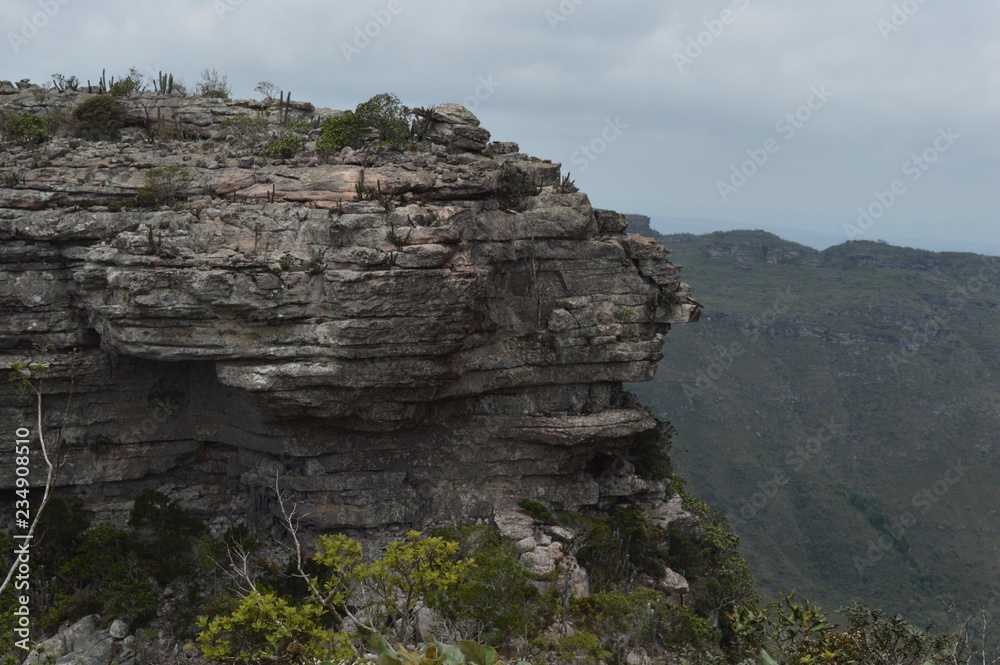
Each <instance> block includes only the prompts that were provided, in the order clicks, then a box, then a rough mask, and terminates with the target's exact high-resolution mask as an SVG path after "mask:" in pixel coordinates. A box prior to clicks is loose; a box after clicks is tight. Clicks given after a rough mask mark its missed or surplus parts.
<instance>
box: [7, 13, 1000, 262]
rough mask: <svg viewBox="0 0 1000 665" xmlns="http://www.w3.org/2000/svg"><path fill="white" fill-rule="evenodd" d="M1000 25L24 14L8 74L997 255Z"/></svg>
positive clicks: (902, 17) (705, 214) (649, 203)
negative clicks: (480, 147)
mask: <svg viewBox="0 0 1000 665" xmlns="http://www.w3.org/2000/svg"><path fill="white" fill-rule="evenodd" d="M998 23H1000V4H998V3H995V2H989V1H987V0H966V1H965V2H963V3H962V4H961V6H960V7H955V6H953V5H952V4H945V3H941V2H929V1H927V0H837V1H836V2H834V1H833V0H820V1H818V2H811V3H788V2H780V1H779V0H710V1H708V2H705V1H704V0H678V1H677V2H673V3H668V4H663V3H653V2H648V1H640V0H623V1H622V2H620V3H615V4H614V5H610V4H601V3H595V2H587V1H586V0H546V1H545V2H542V3H538V2H533V1H532V2H529V1H528V0H503V1H502V2H501V0H483V1H482V2H477V3H474V4H473V3H469V4H466V5H455V4H453V3H447V4H446V3H444V2H443V1H442V0H423V1H422V2H420V3H419V4H417V3H415V2H412V1H411V0H360V1H358V2H355V3H350V4H349V5H345V4H342V3H328V2H321V1H319V0H300V1H299V2H296V3H292V4H289V5H282V6H281V7H280V9H279V8H278V7H277V6H276V5H274V4H269V3H260V2H253V1H252V0H213V1H212V2H207V1H203V0H171V2H170V3H169V5H166V6H161V5H160V4H149V3H136V2H126V0H90V1H88V2H86V3H84V2H78V1H74V0H60V1H59V2H54V1H53V2H42V1H41V0H8V2H4V3H2V5H0V26H4V27H6V30H4V31H3V33H4V42H5V43H4V44H3V45H2V46H0V49H6V52H5V56H4V58H3V65H2V67H0V79H9V80H12V81H17V80H19V79H21V78H24V77H28V78H30V79H32V80H33V81H35V82H37V83H45V82H47V81H50V80H51V77H52V74H53V73H60V74H63V75H66V76H70V75H75V76H77V77H79V78H80V79H81V80H82V81H86V80H88V79H90V80H92V81H97V80H98V78H99V77H100V76H101V72H102V70H105V69H106V70H107V74H108V76H117V77H121V76H124V75H126V74H127V73H128V71H129V68H130V67H136V68H137V69H138V70H139V71H140V72H143V73H144V74H146V75H147V76H155V75H156V74H157V72H158V71H160V70H162V71H165V72H172V73H173V74H175V75H176V76H177V77H179V78H181V79H183V80H184V82H185V83H186V84H187V85H188V87H189V88H193V87H194V85H195V84H196V83H197V81H198V80H199V74H200V72H201V71H202V70H203V69H206V68H211V69H217V70H218V71H219V72H220V73H221V74H225V75H227V76H228V77H229V80H230V82H231V83H232V86H233V95H234V96H235V97H242V98H247V97H257V98H259V97H260V95H259V94H258V93H255V92H254V88H255V86H256V85H257V83H258V82H260V81H269V82H272V83H273V84H274V85H275V86H276V87H277V88H278V89H281V90H284V91H290V92H291V93H292V94H293V95H294V98H295V99H296V100H305V101H310V102H312V103H314V104H316V105H317V106H323V107H330V108H337V109H352V108H354V107H355V106H356V105H357V104H359V103H360V102H363V101H366V100H367V99H369V98H370V97H372V96H373V95H375V94H378V93H383V92H392V93H395V94H396V95H398V96H399V97H400V99H401V100H402V101H403V103H404V104H407V105H409V106H428V105H434V104H440V103H444V102H457V103H462V104H465V105H466V106H467V107H469V108H470V109H471V110H472V111H473V112H474V113H475V114H476V115H477V116H478V117H479V118H480V120H481V121H482V123H483V126H484V127H485V128H486V129H488V130H489V131H490V132H491V133H492V134H493V138H494V139H495V140H498V141H516V142H518V143H520V145H521V148H522V150H523V151H525V152H527V153H529V154H532V155H535V156H537V157H540V158H542V159H551V160H552V161H555V162H561V163H562V164H563V171H564V173H565V172H571V173H572V177H573V178H574V179H575V181H576V183H577V185H578V186H579V187H580V189H581V190H582V191H584V192H587V193H588V194H589V195H590V197H591V200H592V201H593V203H594V205H596V206H598V207H602V208H612V209H615V210H622V211H626V210H633V211H645V212H646V214H651V215H653V216H671V217H691V218H702V219H718V220H731V222H732V223H733V224H734V225H736V226H739V227H744V228H747V227H749V228H754V227H763V228H769V227H773V228H783V229H791V231H790V232H791V233H800V232H801V234H802V235H801V236H800V237H808V238H812V240H811V242H823V243H825V242H830V243H831V244H833V243H835V242H836V238H837V237H840V238H843V239H844V240H847V239H851V237H854V238H862V239H872V240H874V239H879V238H881V239H885V240H887V241H888V242H902V243H907V242H909V243H917V244H920V245H921V246H929V247H933V248H952V247H969V248H972V247H980V246H981V245H985V246H986V247H993V248H994V249H992V251H994V252H997V251H1000V250H998V249H996V247H997V246H998V244H1000V232H998V231H997V229H996V221H995V215H996V211H997V210H998V209H1000V188H998V187H996V183H997V181H998V180H1000V156H998V155H997V153H996V150H995V146H996V145H1000V120H998V118H1000V113H998V110H1000V34H998V33H997V32H996V30H995V29H994V26H996V25H997V24H998Z"/></svg>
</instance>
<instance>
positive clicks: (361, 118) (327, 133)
mask: <svg viewBox="0 0 1000 665" xmlns="http://www.w3.org/2000/svg"><path fill="white" fill-rule="evenodd" d="M409 116H410V110H409V109H408V108H406V107H405V106H403V104H402V103H401V102H400V101H399V98H398V97H396V95H393V94H390V93H382V94H380V95H375V96H374V97H372V98H371V99H369V100H368V101H367V102H364V103H362V104H358V107H357V108H356V109H355V110H354V111H353V112H350V111H348V112H347V113H345V114H344V115H342V116H338V117H336V118H327V119H326V120H324V121H323V124H322V125H321V126H320V137H319V140H318V141H317V142H316V150H317V151H319V152H325V153H330V152H336V151H338V150H341V149H343V148H346V147H348V146H350V147H352V148H360V147H361V146H362V145H363V143H364V141H365V138H366V134H367V133H368V132H369V131H370V130H374V131H376V132H377V133H378V140H379V143H380V144H382V145H388V146H393V147H396V148H401V147H404V146H405V145H406V144H407V143H409V142H410V140H411V138H412V137H411V134H410V123H409Z"/></svg>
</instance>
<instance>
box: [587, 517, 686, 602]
mask: <svg viewBox="0 0 1000 665" xmlns="http://www.w3.org/2000/svg"><path fill="white" fill-rule="evenodd" d="M579 522H580V524H581V525H582V526H583V527H584V528H585V529H586V533H585V535H584V537H583V545H582V546H581V547H580V550H579V551H578V552H577V559H578V560H579V561H580V565H582V566H583V567H584V568H586V569H587V571H588V573H589V574H590V577H591V580H592V581H593V582H594V583H595V584H597V585H598V586H600V587H607V588H626V587H628V586H631V584H632V583H633V582H635V580H636V578H637V577H638V576H639V575H640V574H642V575H646V576H649V577H653V578H658V577H661V576H662V575H663V573H664V572H665V569H666V565H665V563H664V560H665V558H666V550H665V542H664V540H663V533H662V530H661V529H660V528H659V527H658V526H655V525H653V524H651V523H650V522H649V520H648V518H647V517H646V515H645V514H644V513H643V512H642V511H641V510H639V509H636V508H616V509H615V510H614V511H613V512H611V513H610V514H608V515H599V516H595V517H581V518H579Z"/></svg>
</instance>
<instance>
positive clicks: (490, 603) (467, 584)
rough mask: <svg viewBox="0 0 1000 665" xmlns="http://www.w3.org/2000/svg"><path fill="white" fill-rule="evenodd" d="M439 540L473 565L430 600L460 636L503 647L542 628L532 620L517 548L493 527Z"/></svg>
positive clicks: (529, 587)
mask: <svg viewBox="0 0 1000 665" xmlns="http://www.w3.org/2000/svg"><path fill="white" fill-rule="evenodd" d="M439 535H441V536H442V537H443V538H445V539H447V540H451V541H455V542H457V543H458V544H459V551H458V555H459V556H460V557H462V558H463V559H466V560H468V559H474V560H475V565H472V566H469V567H468V568H466V569H465V571H464V574H463V575H462V578H461V580H460V581H459V583H458V584H455V585H453V586H450V587H448V588H447V589H444V590H443V591H441V592H439V593H437V594H434V595H433V596H432V597H431V599H430V602H431V607H432V608H434V609H435V610H437V611H438V612H439V613H440V614H441V616H442V617H443V618H445V619H446V620H448V621H450V622H451V623H452V624H453V625H455V626H456V627H457V629H458V631H459V632H460V633H461V634H464V635H475V636H478V638H479V639H482V640H484V641H486V642H490V643H492V644H505V643H507V642H509V641H510V640H511V639H513V638H514V637H518V636H522V637H523V636H526V635H528V634H529V633H531V632H532V631H537V630H540V629H541V628H543V627H544V626H540V625H539V624H540V623H541V622H540V620H539V617H538V616H537V615H538V610H539V609H540V608H538V607H536V604H537V603H538V601H539V594H538V590H537V589H536V588H535V587H534V585H533V584H532V582H533V581H534V577H533V576H532V575H531V574H530V573H529V572H528V571H527V570H525V569H524V567H523V566H521V565H520V564H519V563H518V552H517V548H516V547H515V546H514V544H513V543H511V542H508V541H506V540H505V539H504V538H503V537H502V536H501V535H500V532H499V530H498V529H497V528H496V527H491V526H487V525H474V526H466V527H459V528H457V529H449V530H447V531H444V532H442V533H440V534H439Z"/></svg>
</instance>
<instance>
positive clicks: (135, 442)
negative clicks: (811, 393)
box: [0, 89, 698, 529]
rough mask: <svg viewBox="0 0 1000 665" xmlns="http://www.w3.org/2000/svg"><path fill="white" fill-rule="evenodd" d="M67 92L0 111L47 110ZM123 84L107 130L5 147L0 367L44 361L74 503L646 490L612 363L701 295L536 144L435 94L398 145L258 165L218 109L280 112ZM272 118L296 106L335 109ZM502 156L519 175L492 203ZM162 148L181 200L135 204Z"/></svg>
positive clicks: (234, 503) (115, 510)
mask: <svg viewBox="0 0 1000 665" xmlns="http://www.w3.org/2000/svg"><path fill="white" fill-rule="evenodd" d="M89 96H90V95H87V94H85V93H71V92H65V93H55V92H39V89H34V90H32V89H24V90H20V91H19V92H17V93H16V94H10V95H6V96H4V97H0V105H3V108H4V109H5V110H8V111H9V110H14V111H16V112H23V111H32V112H35V113H40V114H41V113H54V112H55V110H56V109H61V110H62V112H64V113H65V112H66V111H68V110H69V109H71V108H72V107H73V106H74V105H76V104H78V103H79V102H81V101H83V100H84V99H87V98H89ZM126 103H127V105H128V106H129V113H128V120H127V122H128V124H129V125H130V128H129V129H126V131H125V133H124V136H123V138H122V139H121V140H120V141H116V142H88V141H82V140H79V139H75V138H72V137H71V136H70V135H68V134H67V133H65V132H61V133H59V134H57V135H56V137H55V138H54V139H52V140H51V141H49V142H47V143H45V144H43V145H41V146H38V147H35V146H24V147H22V146H16V145H12V144H7V145H5V146H4V150H3V151H2V152H0V240H2V243H0V312H2V317H0V364H3V365H4V366H8V365H10V364H12V363H15V362H21V361H23V360H24V359H25V358H31V359H33V360H38V361H47V362H49V363H50V369H49V372H48V376H47V377H46V378H45V383H44V392H45V393H46V412H45V413H46V432H48V433H49V435H50V436H49V438H50V440H53V441H54V440H55V436H56V433H57V432H59V431H60V430H61V433H62V440H63V443H62V456H63V460H64V465H63V468H62V471H61V473H60V479H59V482H60V484H61V485H62V486H64V487H65V488H66V491H71V492H75V493H77V494H79V495H80V496H82V497H84V499H85V501H86V503H87V506H88V507H90V508H91V509H92V510H94V511H96V512H97V513H98V514H99V515H101V516H115V515H120V514H121V511H123V510H125V509H126V508H127V507H128V506H129V502H130V501H131V500H132V499H133V498H134V496H135V495H136V493H137V492H138V491H140V490H141V489H146V488H150V489H157V490H160V491H163V492H166V493H168V494H170V495H171V496H173V497H175V498H178V499H180V500H181V501H182V503H184V504H185V505H187V506H189V507H192V508H194V509H197V510H199V511H201V512H202V513H203V514H205V515H211V516H214V517H216V518H217V519H220V520H221V519H224V518H227V519H228V518H231V517H233V516H242V517H244V518H247V519H256V518H258V517H259V516H261V515H265V516H266V515H267V514H268V512H269V511H271V510H273V506H272V505H271V500H270V498H269V496H270V495H269V491H268V486H269V485H273V484H274V482H275V477H276V476H277V477H278V482H279V484H281V486H282V487H284V488H286V489H287V490H288V491H290V492H291V493H292V494H293V495H294V497H295V498H296V500H298V501H300V502H302V503H303V504H304V505H303V511H304V513H305V514H306V515H307V517H306V520H307V523H308V524H310V525H312V526H315V527H316V528H321V529H334V528H347V529H368V528H377V527H385V526H388V525H400V526H406V525H411V524H427V523H431V522H448V521H465V520H469V519H473V518H476V517H489V516H491V515H493V514H494V513H495V512H496V511H497V510H506V509H510V508H511V507H512V506H514V505H515V504H516V502H517V501H518V500H519V499H522V498H531V499H535V500H557V501H562V502H563V503H565V504H566V505H567V506H568V507H574V508H581V507H587V506H596V505H598V504H600V503H601V502H613V501H615V500H618V499H620V498H628V497H631V498H635V497H639V496H643V495H644V493H655V491H657V489H658V488H657V487H656V486H654V485H655V484H654V485H651V484H650V483H648V482H647V481H642V480H640V479H639V478H637V477H636V476H635V475H634V474H633V473H632V471H633V468H632V462H633V460H630V459H629V458H628V455H627V450H628V446H629V443H630V442H631V440H632V438H633V437H634V436H635V435H637V434H639V433H641V432H644V431H646V430H649V429H650V428H652V427H653V426H654V424H655V423H654V421H653V419H652V418H651V416H650V415H649V413H648V412H647V411H645V410H644V409H642V408H641V407H639V406H637V405H636V404H634V403H632V402H631V401H630V400H629V399H628V398H627V396H626V395H625V394H624V393H623V391H622V390H621V384H622V382H625V381H629V382H631V381H645V380H648V379H650V378H651V377H652V376H653V372H654V371H655V368H656V364H657V361H658V360H659V359H660V357H661V355H660V350H661V347H662V344H663V335H664V334H665V333H666V332H667V331H668V330H669V328H670V325H671V324H672V323H675V322H684V321H688V320H690V319H692V317H696V316H697V311H698V308H697V305H696V304H694V303H693V302H691V301H689V299H688V287H687V286H686V285H685V284H683V283H681V282H680V280H679V268H678V267H677V266H674V265H672V264H671V263H669V261H668V260H667V258H666V256H667V251H666V250H665V249H664V248H663V247H662V246H660V245H659V244H657V243H656V242H655V241H652V240H649V239H646V238H642V237H639V236H633V235H624V234H623V230H624V228H625V220H624V218H623V217H622V216H621V215H618V214H616V213H611V212H607V211H600V210H595V209H594V208H593V207H592V206H591V204H590V201H589V200H588V198H587V196H586V195H585V194H581V193H577V192H575V191H571V190H573V189H575V188H572V187H564V186H563V185H562V182H561V176H560V167H559V165H558V164H553V163H550V162H547V161H541V160H538V159H535V158H532V157H529V156H527V155H525V154H522V153H520V152H518V149H517V146H516V145H514V144H509V143H505V144H487V141H488V138H489V133H488V132H487V131H486V130H485V129H482V128H481V127H479V122H478V120H477V119H476V118H475V117H474V116H473V115H472V114H471V113H469V112H468V111H467V110H465V109H463V108H462V107H457V106H455V105H445V106H443V107H439V108H438V109H435V110H434V112H433V113H432V114H431V115H430V117H429V121H430V123H431V124H430V126H429V129H428V130H427V131H426V133H425V135H424V136H425V138H424V140H423V141H422V142H421V143H420V144H419V145H416V146H415V147H414V149H413V150H405V151H391V150H388V149H384V148H381V149H380V148H373V149H369V150H359V151H354V150H351V149H350V148H347V149H345V150H343V151H342V152H341V153H339V154H336V155H333V156H331V157H321V156H318V155H317V154H316V153H315V152H312V151H309V150H307V151H306V152H305V153H302V154H301V155H299V156H297V157H295V158H292V159H288V160H262V159H260V158H257V157H253V156H248V155H246V154H242V153H241V152H240V151H239V150H238V149H237V148H235V147H234V146H232V145H231V144H230V143H227V142H226V140H225V139H226V137H227V134H226V130H225V128H224V127H223V126H222V124H221V123H222V121H223V120H225V119H226V118H232V117H235V116H237V114H239V113H261V114H263V117H267V118H269V119H270V120H269V121H270V122H271V125H270V126H271V128H272V129H276V128H277V127H278V122H279V120H278V116H279V115H280V111H279V110H277V109H275V108H274V107H273V105H272V106H267V105H264V104H263V103H261V102H248V101H230V100H219V99H204V98H185V97H167V96H155V95H151V94H143V95H138V96H136V97H135V98H133V99H130V100H127V101H126ZM289 112H290V113H291V114H292V115H293V119H302V120H307V121H309V122H310V123H312V126H313V127H317V126H318V124H319V121H320V120H322V119H323V118H324V117H330V116H333V115H336V114H337V113H338V112H336V111H330V110H326V109H313V108H312V107H311V105H306V104H299V105H295V106H294V108H292V109H291V110H290V111H289ZM160 126H162V127H175V128H178V129H179V130H180V135H181V136H182V138H181V139H176V138H174V139H170V138H166V139H165V138H158V137H157V136H158V135H157V134H156V133H155V130H156V129H157V128H158V127H160ZM315 137H316V131H315V130H314V131H313V136H312V138H315ZM309 147H311V144H309ZM511 165H513V166H517V167H518V168H520V169H521V170H523V171H524V172H526V173H527V174H529V175H530V177H531V178H532V179H533V181H534V183H535V184H536V185H537V190H536V191H537V194H536V195H533V196H528V197H527V198H525V199H524V200H523V202H521V203H520V204H519V205H518V206H516V208H518V209H507V210H505V209H503V208H502V207H501V206H500V205H499V203H498V200H497V189H498V186H499V183H500V181H501V178H502V177H503V172H504V169H505V168H507V169H509V168H510V166H511ZM165 166H177V167H180V168H182V169H183V170H184V171H185V172H186V173H187V174H188V176H189V177H190V181H189V182H188V183H187V184H186V189H185V192H184V197H183V199H184V200H183V201H182V202H179V203H176V204H173V205H165V206H161V207H158V208H150V207H138V206H134V205H133V202H134V201H135V200H136V195H137V193H138V192H139V189H140V188H141V187H143V185H144V184H146V183H147V177H148V175H149V174H150V170H151V169H156V168H161V167H165ZM359 187H363V188H371V190H365V189H360V190H359ZM359 191H362V192H363V191H374V192H380V193H381V194H380V196H379V198H380V199H381V200H368V201H359V200H357V199H358V193H359ZM33 409H34V402H33V401H32V398H31V396H30V393H29V394H27V395H19V394H17V393H16V391H15V390H13V389H8V390H5V391H4V392H3V393H2V396H0V414H2V417H3V420H4V422H6V423H12V424H14V425H16V426H25V427H30V428H32V429H33V430H34V422H33V415H32V414H33V413H34V411H33ZM10 453H11V451H10V448H9V447H5V448H4V449H3V451H2V453H0V467H2V468H4V469H10V468H12V467H13V465H12V460H11V457H10ZM36 470H37V472H38V475H39V478H40V474H41V468H40V461H39V464H38V468H37V469H36ZM12 482H13V475H12V474H10V473H4V474H3V477H2V479H0V483H2V485H3V487H5V488H10V487H11V486H12ZM248 516H249V517H248Z"/></svg>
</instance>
